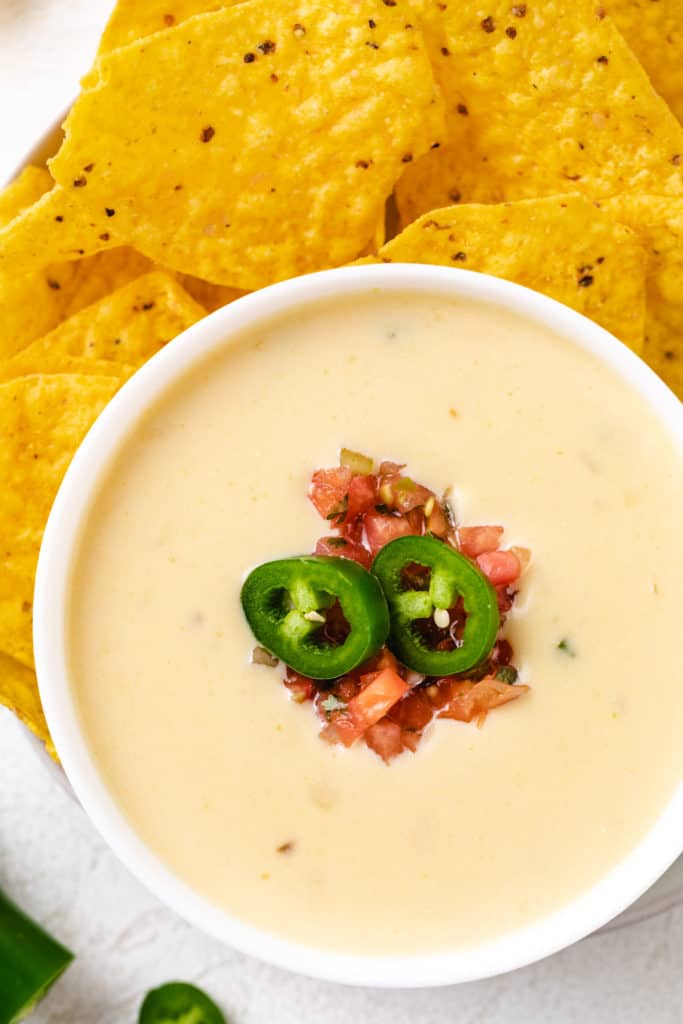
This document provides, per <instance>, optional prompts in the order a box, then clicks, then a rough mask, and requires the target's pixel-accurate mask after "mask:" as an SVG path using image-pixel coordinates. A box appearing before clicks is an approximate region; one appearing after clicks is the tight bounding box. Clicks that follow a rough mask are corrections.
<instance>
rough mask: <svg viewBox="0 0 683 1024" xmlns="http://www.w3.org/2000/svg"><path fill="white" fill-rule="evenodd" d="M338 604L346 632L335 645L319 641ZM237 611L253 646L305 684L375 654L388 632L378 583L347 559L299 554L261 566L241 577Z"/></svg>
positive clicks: (341, 671)
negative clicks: (330, 611)
mask: <svg viewBox="0 0 683 1024" xmlns="http://www.w3.org/2000/svg"><path fill="white" fill-rule="evenodd" d="M337 600H338V601H339V605H340V607H341V611H342V613H343V615H344V618H345V619H346V622H347V623H348V626H349V627H350V629H349V632H348V635H347V636H346V637H345V638H344V639H343V640H342V641H341V642H340V643H338V644H333V643H330V642H329V641H327V640H326V639H325V637H324V636H323V630H322V629H321V626H323V625H324V623H325V615H324V613H325V611H326V610H328V609H330V608H331V607H332V605H333V604H334V603H335V602H336V601H337ZM241 601H242V608H243V610H244V614H245V616H246V618H247V622H248V623H249V625H250V627H251V631H252V633H253V634H254V636H255V637H256V639H257V640H258V642H259V643H260V644H261V645H262V646H263V647H265V648H266V650H268V651H270V652H271V653H272V654H274V655H276V657H278V658H280V659H281V660H282V661H283V662H284V663H285V664H286V665H289V667H290V668H292V669H294V671H295V672H299V673H300V674H301V675H303V676H308V677H309V678H310V679H336V678H337V677H338V676H342V675H345V674H346V673H347V672H351V671H352V670H353V669H354V668H357V666H358V665H360V664H361V663H362V662H364V661H366V660H367V659H368V658H370V657H371V656H372V655H373V654H375V653H376V652H377V651H378V650H379V649H380V647H381V646H382V645H383V644H384V642H385V640H386V638H387V635H388V633H389V611H388V608H387V603H386V600H385V598H384V594H383V592H382V588H381V586H380V584H379V581H378V580H377V579H375V577H374V576H372V575H371V574H370V573H369V572H368V571H367V569H364V568H363V566H362V565H359V564H358V563H357V562H353V561H351V560H350V559H348V558H335V557H333V556H328V555H302V556H300V557H298V558H283V559H279V560H277V561H274V562H266V563H265V564H264V565H259V566H258V567H257V568H256V569H254V570H252V572H250V573H249V575H248V576H247V578H246V580H245V582H244V585H243V587H242V593H241Z"/></svg>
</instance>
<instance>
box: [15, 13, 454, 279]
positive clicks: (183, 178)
mask: <svg viewBox="0 0 683 1024" xmlns="http://www.w3.org/2000/svg"><path fill="white" fill-rule="evenodd" d="M409 15H410V8H409V6H408V4H407V3H406V0H394V3H393V4H392V5H390V6H387V5H386V4H384V3H383V2H382V0H355V2H354V3H353V4H342V5H339V6H338V9H334V8H331V7H330V5H329V4H328V3H325V2H323V0H268V2H263V0H253V2H250V3H244V4H240V5H239V6H238V7H236V8H228V9H225V10H222V11H218V12H216V13H213V14H201V15H197V16H196V17H194V18H190V19H188V20H187V21H185V22H183V23H182V24H181V25H179V26H178V27H177V28H171V29H168V30H166V31H164V32H158V33H156V34H154V35H152V36H150V37H149V38H148V39H147V40H146V41H143V42H142V43H139V44H132V45H131V46H128V47H125V48H122V49H119V50H116V51H114V52H112V53H111V54H109V55H107V56H105V57H103V58H101V59H100V61H99V62H98V64H97V65H96V68H95V70H94V71H93V72H92V73H91V74H90V75H89V76H88V77H87V78H86V80H85V82H84V91H83V93H82V95H81V97H80V99H79V100H78V101H77V103H76V105H75V106H74V108H73V110H72V112H71V114H70V115H69V117H68V118H67V121H66V125H65V130H66V139H65V142H64V145H63V146H62V149H61V150H60V152H59V153H58V155H57V156H56V157H55V158H54V159H53V160H52V161H51V162H50V167H51V170H52V172H53V175H54V176H55V178H56V179H57V181H58V183H59V185H60V186H61V191H62V196H58V197H56V198H54V199H53V200H52V201H51V203H45V205H44V207H43V211H42V214H41V211H39V210H38V207H39V206H40V203H41V202H43V201H42V200H41V201H39V203H38V204H36V207H34V208H33V209H34V214H33V220H32V222H31V223H30V224H28V228H29V230H28V232H24V234H25V235H26V236H27V237H24V238H20V237H19V233H18V232H17V231H16V230H15V232H13V234H12V236H11V237H10V235H9V234H8V233H4V234H1V233H0V261H1V262H0V265H2V262H4V263H5V264H6V262H7V260H8V259H10V258H11V259H12V260H13V261H15V263H16V262H17V261H18V259H19V256H20V254H23V255H24V258H25V256H26V253H27V252H28V251H29V250H30V249H31V245H33V248H34V250H35V251H34V253H33V258H38V257H39V253H38V251H37V250H38V249H39V246H38V244H37V242H36V238H37V237H38V235H39V234H40V227H41V216H42V217H43V218H45V216H46V213H47V215H48V218H49V216H52V214H53V212H54V210H55V209H56V208H57V206H59V205H60V204H61V203H62V201H63V197H64V194H65V193H66V195H67V197H68V203H67V208H68V210H67V212H68V213H69V220H71V216H72V214H73V220H71V222H72V223H77V224H80V225H81V226H82V227H83V232H84V237H83V238H82V239H81V240H80V241H77V240H76V234H75V233H74V232H73V231H72V230H69V231H65V233H64V241H63V243H62V247H61V249H60V250H59V256H60V258H65V250H68V249H73V248H77V249H78V248H84V249H85V250H86V252H88V251H90V246H91V244H95V243H96V241H97V240H98V239H99V238H100V236H101V235H109V236H110V238H109V239H108V240H107V241H105V242H103V243H102V244H103V245H108V244H110V243H111V241H112V240H113V238H114V235H115V236H116V238H117V239H118V240H119V241H125V242H126V243H130V244H133V245H135V247H136V248H138V249H139V250H140V251H142V252H144V253H145V254H146V255H148V256H149V257H150V258H151V259H154V260H157V261H158V262H159V263H161V264H163V265H164V266H170V267H172V268H173V269H175V270H179V271H182V272H184V273H189V274H193V275H195V276H197V277H201V278H204V279H205V280H207V281H213V282H214V283H217V284H226V285H230V286H232V287H236V288H245V289H251V288H257V287H260V286H261V285H264V284H267V283H270V282H271V281H275V280H280V279H282V278H286V277H290V276H292V275H295V274H298V273H304V272H306V271H310V270H315V269H318V268H321V267H326V266H332V265H336V264H339V263H344V262H346V261H348V260H349V259H352V258H353V257H354V256H355V255H356V254H357V253H358V252H359V251H360V250H361V248H362V247H363V245H364V244H365V243H366V241H367V239H369V238H370V237H371V236H372V234H373V232H374V230H375V226H376V223H377V220H378V217H379V216H380V214H381V210H382V207H383V205H384V201H385V199H386V196H387V195H388V194H389V193H390V192H391V189H392V187H393V184H394V183H395V181H396V180H397V178H398V177H399V174H400V172H401V170H402V169H403V167H404V166H405V165H406V163H407V162H409V161H410V160H412V159H416V158H417V157H418V156H419V155H420V154H421V153H422V152H425V151H426V150H427V148H428V147H429V145H430V144H431V143H432V142H434V141H435V140H436V135H437V133H438V130H439V129H440V127H441V107H440V103H439V100H438V93H437V90H436V86H435V83H434V81H433V77H432V73H431V68H430V65H429V61H428V57H427V53H426V50H425V47H424V44H423V40H422V37H421V34H420V33H419V32H418V31H416V29H415V28H413V27H412V25H411V23H410V22H409V21H408V20H407V19H408V17H409ZM371 22H372V26H371V25H370V23H371ZM407 26H410V27H407ZM162 114H163V116H161V115H162ZM83 179H84V181H85V184H82V183H81V182H82V180H83ZM76 208H79V209H81V210H82V212H81V213H79V214H76V213H75V212H74V211H75V210H76ZM108 210H112V211H113V214H111V215H110V216H107V213H106V211H108ZM24 217H26V214H24ZM66 222H67V217H66V216H65V221H64V222H62V227H63V226H64V224H65V223H66ZM17 224H18V222H17V221H15V223H14V225H13V227H14V228H15V229H16V228H17ZM44 226H46V225H44ZM48 251H49V256H50V258H56V255H57V253H56V252H55V251H54V249H53V248H52V242H51V241H50V245H49V247H48ZM43 253H45V248H43Z"/></svg>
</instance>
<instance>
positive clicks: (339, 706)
mask: <svg viewBox="0 0 683 1024" xmlns="http://www.w3.org/2000/svg"><path fill="white" fill-rule="evenodd" d="M320 707H321V708H322V709H323V711H324V712H325V716H326V718H328V719H329V717H330V715H331V714H332V712H333V711H346V704H345V703H344V701H343V700H339V698H338V697H335V695H334V694H333V693H331V694H330V695H329V696H328V697H325V700H324V701H322V703H321V705H320Z"/></svg>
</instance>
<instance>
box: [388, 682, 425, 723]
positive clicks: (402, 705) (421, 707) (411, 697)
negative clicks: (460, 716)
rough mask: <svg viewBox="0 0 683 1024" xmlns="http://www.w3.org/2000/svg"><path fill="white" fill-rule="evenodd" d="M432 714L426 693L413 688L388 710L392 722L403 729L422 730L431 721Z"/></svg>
mask: <svg viewBox="0 0 683 1024" xmlns="http://www.w3.org/2000/svg"><path fill="white" fill-rule="evenodd" d="M433 714H434V709H433V708H432V705H431V704H430V702H429V698H428V697H427V695H426V694H425V693H423V691H422V690H413V691H412V693H408V694H406V696H405V697H404V698H403V699H402V700H399V701H398V703H396V704H394V706H393V708H392V709H391V711H390V712H389V718H390V719H391V720H392V722H397V723H398V724H399V725H400V726H401V729H403V730H407V731H408V732H422V730H423V729H424V728H425V726H427V725H429V723H430V722H431V720H432V716H433Z"/></svg>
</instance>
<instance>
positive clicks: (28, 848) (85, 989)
mask: <svg viewBox="0 0 683 1024" xmlns="http://www.w3.org/2000/svg"><path fill="white" fill-rule="evenodd" d="M108 6H109V3H108V0H0V180H1V179H3V178H4V177H5V176H6V174H7V173H8V172H9V171H10V169H11V168H12V167H13V166H15V164H16V163H18V162H19V161H20V160H21V158H22V155H23V153H24V152H25V151H26V150H27V149H28V148H30V146H31V144H32V142H33V140H34V139H35V138H36V136H37V135H39V134H40V133H41V132H42V130H43V129H44V128H45V127H47V125H48V124H49V123H50V122H51V121H52V119H53V118H54V117H55V115H56V114H57V113H59V111H60V110H63V109H64V108H65V107H66V106H67V104H68V102H69V100H70V98H71V97H72V96H73V95H74V93H75V90H76V86H77V81H78V77H79V75H81V74H82V73H83V72H84V71H85V70H86V69H87V66H88V62H89V60H90V57H91V55H92V52H93V50H94V47H95V44H96V39H97V35H98V32H99V30H100V28H101V26H102V24H103V22H104V19H105V18H106V14H107V9H108ZM0 886H1V887H2V888H4V889H6V890H7V891H8V892H9V893H10V894H11V895H12V896H13V897H14V898H15V899H16V900H17V901H18V902H19V903H20V904H22V905H23V906H24V907H25V908H26V909H27V910H28V911H30V912H31V913H32V914H33V915H34V916H35V917H36V918H38V919H40V920H41V921H42V922H44V924H46V925H47V927H48V928H49V929H50V930H52V931H53V932H55V933H56V934H57V935H58V936H59V937H60V938H61V939H62V940H63V941H64V942H65V943H67V944H68V945H69V946H70V947H71V948H72V949H74V950H75V951H76V953H77V954H78V958H77V961H76V963H75V964H74V966H73V967H72V968H71V969H70V970H69V971H68V972H67V973H66V974H65V975H64V977H63V978H62V980H61V981H60V982H59V983H58V984H57V986H55V988H54V989H53V990H52V992H51V993H50V995H49V997H48V999H47V1000H46V1001H45V1002H44V1003H43V1005H42V1006H41V1007H40V1008H39V1009H38V1010H37V1011H36V1012H35V1014H34V1015H33V1017H32V1018H31V1019H32V1021H35V1024H134V1022H135V1021H136V1019H137V1008H138V1006H139V1004H140V1001H141V997H142V995H143V994H144V992H145V991H146V990H147V989H148V988H150V987H152V986H154V985H155V984H158V983H160V982H162V981H166V980H169V979H171V978H182V979H186V980H192V981H197V982H198V983H199V984H201V985H202V986H204V987H205V988H206V989H207V991H209V992H211V993H212V994H213V995H214V997H215V998H216V999H217V1000H218V1001H220V1002H221V1004H222V1005H223V1007H224V1008H225V1010H226V1012H227V1014H228V1016H229V1019H230V1021H231V1024H314V1022H315V1024H320V1022H324V1024H356V1022H357V1024H612V1022H614V1024H617V1022H618V1024H680V1022H681V1021H683V971H682V970H681V949H683V861H679V862H678V864H677V865H675V866H674V867H673V868H672V869H671V871H669V873H668V874H667V875H666V876H665V877H664V878H663V879H661V881H660V882H659V883H658V884H657V885H656V886H655V887H654V888H653V889H651V890H650V892H649V893H647V894H646V895H645V896H644V897H643V898H642V899H641V900H640V901H639V902H638V903H637V904H636V905H635V906H634V907H632V908H631V909H630V910H629V911H628V912H627V913H626V914H624V915H622V917H621V918H619V919H617V920H616V921H615V922H613V923H612V925H611V926H609V927H608V928H607V929H606V930H603V932H601V933H599V934H597V935H594V936H592V937H590V938H589V939H586V940H584V941H583V942H581V943H580V944H578V945H576V946H574V947H572V948H571V949H568V950H566V951H565V952H563V953H560V954H558V955H557V956H554V957H551V958H550V959H548V960H545V961H544V962H542V963H540V964H536V965H535V966H533V967H528V968H526V969H524V970H521V971H517V972H515V973H514V974H510V975H507V976H505V977H502V978H496V979H493V980H491V981H483V982H478V983H475V984H470V985H461V986H459V987H457V988H448V989H431V990H423V991H416V992H381V991H370V990H362V989H345V988H342V987H339V986H336V985H329V984H324V983H320V982H314V981H309V980H307V979H302V978H297V977H295V976H293V975H289V974H286V973H285V972H283V971H280V970H276V969H274V968H270V967H267V966H265V965H263V964H261V963H259V962H257V961H255V960H252V959H249V958H247V957H244V956H241V955H239V954H237V953H234V952H232V951H231V950H230V949H226V948H225V947H223V946H221V945H219V944H218V943H217V942H214V941H213V940H211V939H208V938H205V937H204V936H203V935H201V934H200V933H199V932H197V931H196V930H195V929H194V928H191V927H190V926H189V925H186V924H185V923H184V922H183V921H181V920H180V919H179V918H178V917H176V916H175V914H173V913H172V912H171V911H169V910H166V909H164V908H163V907H162V906H161V905H160V904H159V903H158V902H157V901H156V900H155V899H154V898H153V897H152V896H150V895H149V894H148V893H147V892H146V891H145V890H144V889H142V888H141V886H140V885H138V884H137V882H135V881H134V880H133V879H132V878H131V877H130V875H129V874H128V872H127V871H126V870H125V869H124V868H123V867H122V866H121V865H120V864H119V863H118V861H117V860H116V859H115V858H114V856H113V855H112V854H111V853H110V852H109V851H108V849H107V847H106V846H105V845H104V843H103V842H102V841H101V840H100V839H99V837H98V835H97V834H96V832H95V830H94V829H93V828H92V826H91V825H90V823H89V821H88V820H87V819H86V817H85V816H84V814H83V813H82V812H81V810H80V809H79V807H78V806H77V805H76V804H75V803H74V802H73V801H72V800H70V799H69V797H67V796H66V795H65V794H64V793H63V792H62V791H61V790H60V789H59V788H58V787H57V786H56V785H55V784H54V782H53V781H52V779H51V778H50V777H48V775H47V774H46V772H45V770H44V768H43V766H42V765H41V764H40V763H39V761H38V760H37V758H36V757H35V755H34V754H33V753H32V751H31V750H30V749H29V747H28V746H27V745H26V743H25V742H24V740H23V737H22V735H21V732H20V730H19V729H18V728H17V727H15V726H14V724H13V722H12V721H11V720H10V718H9V715H8V714H7V713H5V712H4V711H3V712H0ZM359 927H362V922H359Z"/></svg>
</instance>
